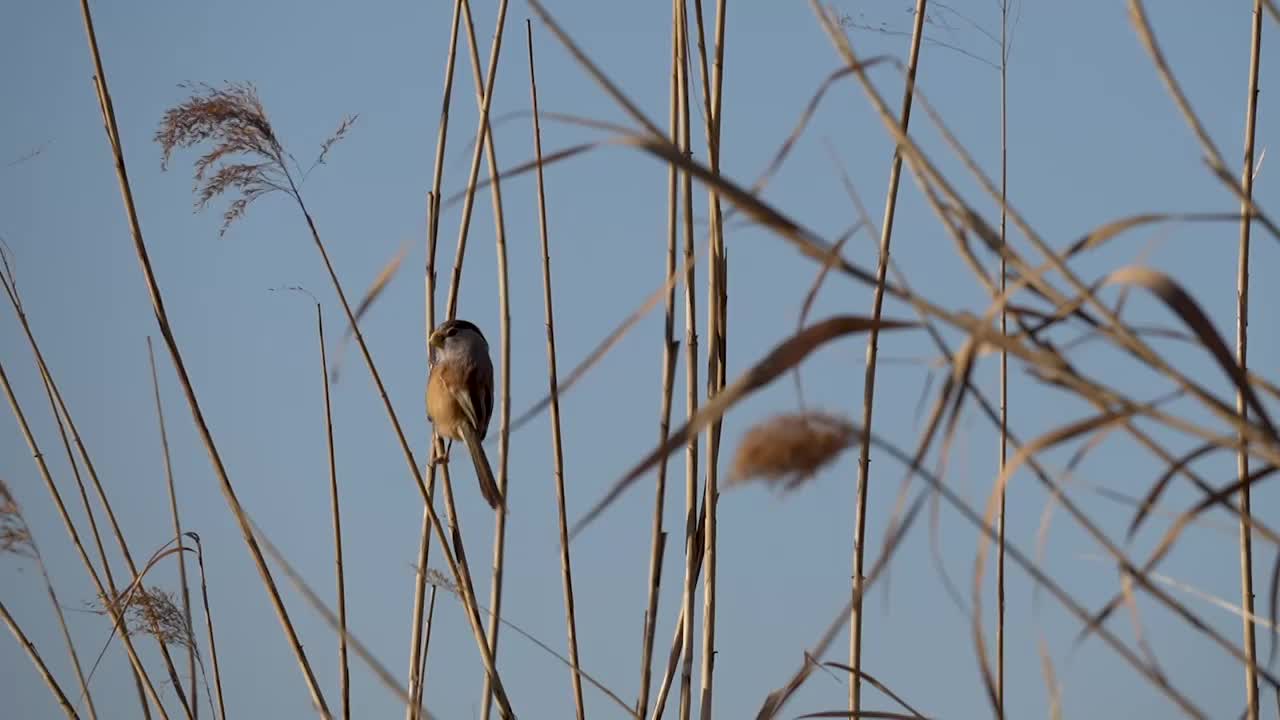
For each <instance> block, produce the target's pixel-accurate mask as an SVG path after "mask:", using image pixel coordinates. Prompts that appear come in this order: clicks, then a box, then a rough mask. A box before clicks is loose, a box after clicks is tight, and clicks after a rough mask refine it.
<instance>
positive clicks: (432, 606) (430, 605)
mask: <svg viewBox="0 0 1280 720" xmlns="http://www.w3.org/2000/svg"><path fill="white" fill-rule="evenodd" d="M422 574H423V575H426V567H425V566H424V567H423V570H422ZM438 589H439V588H437V587H436V586H435V585H432V586H431V596H430V599H428V601H427V632H426V637H425V638H423V640H422V656H421V658H420V659H419V661H418V668H419V670H418V673H419V675H418V676H419V677H420V678H422V679H423V682H422V683H419V684H418V694H417V695H416V696H414V698H413V701H414V702H415V703H416V704H417V705H418V706H419V707H421V706H422V689H423V687H424V686H425V685H426V682H425V680H426V677H427V650H429V649H430V648H431V623H432V622H433V621H434V620H435V616H436V590H438Z"/></svg>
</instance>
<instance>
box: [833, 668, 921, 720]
mask: <svg viewBox="0 0 1280 720" xmlns="http://www.w3.org/2000/svg"><path fill="white" fill-rule="evenodd" d="M823 665H826V666H827V667H833V668H839V669H840V670H844V671H845V672H847V673H856V674H857V675H858V677H860V678H862V679H863V680H866V681H867V682H869V683H871V684H872V685H873V686H875V688H876V689H877V690H879V691H880V692H882V693H884V694H885V695H888V696H889V697H890V698H891V699H892V700H893V701H894V702H896V703H898V704H899V705H901V706H902V707H903V708H904V709H906V711H907V712H909V713H911V717H914V718H918V719H919V720H925V716H924V715H921V714H920V711H918V710H916V709H915V708H913V707H911V705H909V704H908V703H907V701H906V700H903V699H902V698H901V697H899V696H898V694H897V693H895V692H894V691H892V690H890V689H889V688H888V687H887V686H886V685H885V684H884V683H882V682H880V681H879V680H877V679H875V678H874V677H872V675H871V673H869V672H867V671H865V670H854V669H853V668H851V667H849V666H848V665H845V664H844V663H838V662H834V661H832V662H826V663H823Z"/></svg>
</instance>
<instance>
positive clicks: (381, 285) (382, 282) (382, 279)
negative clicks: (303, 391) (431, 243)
mask: <svg viewBox="0 0 1280 720" xmlns="http://www.w3.org/2000/svg"><path fill="white" fill-rule="evenodd" d="M411 244H412V241H411V240H410V239H408V238H406V239H405V240H404V241H403V242H401V243H400V249H399V250H397V251H396V254H395V257H393V258H391V260H390V262H388V263H387V264H386V265H384V266H383V267H382V271H381V272H379V273H378V277H376V278H374V279H373V284H372V285H370V286H369V289H368V290H366V291H365V293H364V296H363V297H361V298H360V304H359V305H357V306H356V309H355V311H354V312H352V313H351V315H352V317H353V318H355V323H358V322H360V318H362V317H364V314H365V313H366V312H368V310H369V307H370V306H372V305H373V303H374V301H375V300H377V299H378V296H380V295H381V294H382V291H383V290H386V289H387V285H389V284H390V283H391V279H392V278H394V277H395V275H396V273H397V272H399V271H400V265H401V264H402V263H403V261H404V256H405V254H406V253H408V252H409V246H410V245H411ZM308 294H310V293H308ZM313 297H314V296H313ZM355 323H352V322H348V323H347V328H346V330H344V331H343V333H342V340H341V341H340V343H339V345H338V351H337V353H335V355H336V357H335V358H334V363H333V369H332V370H330V371H329V379H330V382H333V383H336V382H338V376H339V375H340V374H341V369H342V355H343V350H345V349H346V344H347V342H348V341H349V340H350V339H351V333H352V331H354V330H355V327H356V326H355Z"/></svg>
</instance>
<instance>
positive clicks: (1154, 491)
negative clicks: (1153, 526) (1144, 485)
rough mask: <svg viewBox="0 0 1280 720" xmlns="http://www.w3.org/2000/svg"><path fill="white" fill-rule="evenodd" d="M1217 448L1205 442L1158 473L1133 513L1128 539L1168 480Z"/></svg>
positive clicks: (1143, 519) (1158, 497) (1154, 502)
mask: <svg viewBox="0 0 1280 720" xmlns="http://www.w3.org/2000/svg"><path fill="white" fill-rule="evenodd" d="M1217 449H1218V446H1217V445H1215V444H1213V443H1205V444H1204V445H1201V446H1200V447H1198V448H1195V449H1194V450H1192V451H1191V452H1189V453H1187V454H1185V455H1183V456H1182V457H1180V458H1178V460H1177V462H1175V463H1173V464H1171V465H1169V467H1167V468H1165V471H1164V472H1163V473H1161V474H1160V477H1159V479H1157V480H1156V482H1155V484H1154V485H1152V486H1151V490H1150V491H1149V492H1147V494H1146V495H1145V496H1144V497H1143V498H1142V504H1141V505H1140V506H1139V507H1138V511H1137V512H1136V513H1135V514H1134V516H1133V521H1132V522H1130V523H1129V531H1128V533H1126V536H1127V537H1128V539H1130V540H1132V539H1133V536H1134V535H1136V534H1137V532H1138V528H1139V527H1140V526H1141V525H1142V523H1143V522H1144V521H1145V520H1146V519H1147V516H1148V514H1149V513H1150V512H1151V508H1153V507H1155V505H1156V503H1157V502H1158V501H1159V500H1160V496H1161V495H1162V494H1163V493H1164V491H1165V488H1167V487H1168V485H1169V481H1170V480H1172V479H1173V477H1174V476H1175V475H1177V474H1178V473H1180V472H1182V469H1183V468H1185V467H1186V466H1187V465H1190V464H1191V463H1192V462H1194V461H1195V460H1196V459H1198V458H1199V457H1200V456H1202V455H1206V454H1208V453H1210V452H1212V451H1214V450H1217Z"/></svg>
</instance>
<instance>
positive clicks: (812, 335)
mask: <svg viewBox="0 0 1280 720" xmlns="http://www.w3.org/2000/svg"><path fill="white" fill-rule="evenodd" d="M916 325H917V323H914V322H906V321H901V320H880V321H875V320H872V319H871V318H868V317H864V316H860V315H838V316H836V317H832V318H828V319H827V320H824V321H822V322H819V323H816V324H814V325H812V326H810V327H808V328H805V329H804V330H801V331H800V332H798V333H796V334H795V335H793V336H791V337H790V338H788V339H787V340H784V341H783V342H782V343H780V344H778V345H777V346H776V347H774V349H773V350H772V351H771V352H770V353H769V354H768V355H766V356H765V357H764V359H763V360H761V361H760V362H758V363H756V364H755V365H754V366H753V367H752V368H751V369H749V370H747V371H746V372H745V373H743V374H742V375H741V376H740V377H739V378H738V380H736V381H735V382H734V383H733V384H731V385H729V386H728V387H726V388H724V389H723V390H721V391H720V392H718V393H716V396H715V397H714V398H712V399H711V400H710V401H709V402H707V404H706V405H704V406H702V408H700V409H699V410H698V412H697V413H696V414H695V415H694V416H693V417H692V418H690V419H689V420H688V421H687V422H685V424H684V425H683V426H682V427H680V428H679V429H678V430H676V431H675V432H673V433H671V434H670V435H669V436H668V437H667V440H666V441H665V442H663V443H662V444H661V445H659V446H658V447H656V448H654V450H653V451H651V452H650V453H649V454H648V455H646V456H645V458H644V459H643V460H641V461H640V462H639V464H637V465H636V466H635V467H633V468H632V469H631V470H630V471H628V472H627V473H626V474H625V475H623V476H622V478H621V479H619V480H618V481H617V482H615V483H614V485H613V487H612V488H610V490H609V492H608V493H606V494H605V496H604V498H603V499H601V500H600V501H599V502H597V503H596V504H595V506H593V507H592V508H591V509H590V510H588V511H587V513H586V514H585V515H583V516H582V518H581V519H580V520H578V521H577V523H575V524H574V527H573V530H572V532H570V534H569V535H570V538H572V537H574V536H576V535H577V534H578V533H580V532H582V530H583V529H584V528H585V527H586V526H587V525H589V524H590V523H591V521H592V520H594V519H595V518H596V517H597V516H599V515H600V513H601V512H603V511H604V509H605V508H606V507H608V506H609V505H610V504H612V503H613V501H614V500H616V499H617V498H618V496H620V495H621V494H622V492H623V491H624V490H626V489H627V487H628V486H630V485H631V484H632V483H633V482H635V481H636V480H637V479H639V477H640V476H641V475H643V474H644V473H645V472H646V471H647V470H648V469H649V468H651V467H653V466H654V465H655V464H656V463H657V462H658V461H659V460H661V459H662V458H664V457H666V456H667V455H669V454H671V452H672V451H674V450H675V449H676V448H679V447H683V446H684V445H685V443H687V442H688V441H689V438H690V437H692V436H694V435H696V434H697V433H699V432H701V431H702V429H703V428H705V427H706V426H707V425H709V424H711V423H712V422H714V421H716V420H718V419H720V418H721V417H722V416H723V415H724V413H725V412H726V411H727V410H728V409H729V408H730V407H732V406H733V405H735V404H736V403H738V402H739V401H740V400H742V399H743V398H745V397H746V396H748V395H750V394H751V393H753V392H755V391H756V390H759V389H760V388H762V387H764V386H765V385H768V384H769V383H770V382H772V381H773V380H774V379H775V378H777V377H778V376H779V375H781V374H782V373H784V372H786V371H787V370H789V369H790V368H792V367H794V366H795V365H796V364H797V363H799V362H801V361H802V360H804V359H805V358H806V357H808V355H809V354H810V353H812V352H813V351H814V350H816V349H818V348H819V347H821V346H823V345H825V344H826V343H828V342H830V341H831V340H834V339H836V338H839V337H843V336H845V335H850V334H853V333H862V332H866V331H868V330H870V329H871V328H878V329H880V330H881V331H884V330H898V329H905V328H912V327H916Z"/></svg>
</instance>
